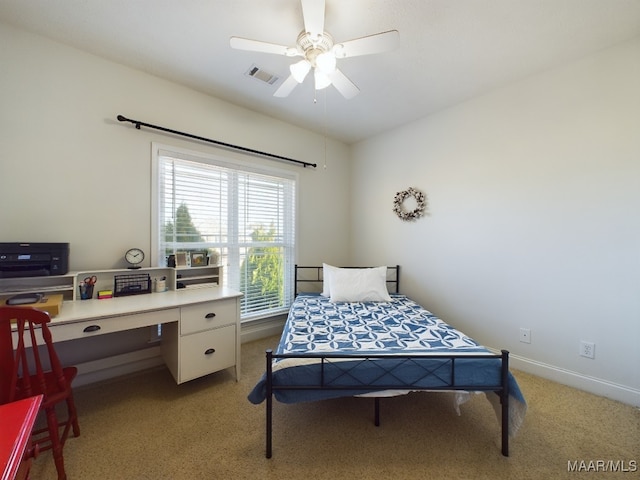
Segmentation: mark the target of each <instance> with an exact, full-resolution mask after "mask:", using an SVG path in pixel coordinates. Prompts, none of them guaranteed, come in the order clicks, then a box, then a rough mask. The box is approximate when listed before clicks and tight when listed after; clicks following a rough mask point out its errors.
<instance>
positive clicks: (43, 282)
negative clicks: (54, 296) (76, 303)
mask: <svg viewBox="0 0 640 480" xmlns="http://www.w3.org/2000/svg"><path fill="white" fill-rule="evenodd" d="M75 278H76V276H75V275H74V274H73V273H70V274H66V275H54V276H50V277H14V278H0V302H1V303H4V301H5V300H6V299H7V298H9V297H12V296H14V295H17V294H20V293H60V294H62V295H63V298H64V299H65V300H73V299H74V298H75Z"/></svg>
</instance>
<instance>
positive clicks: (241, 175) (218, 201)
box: [154, 149, 296, 320]
mask: <svg viewBox="0 0 640 480" xmlns="http://www.w3.org/2000/svg"><path fill="white" fill-rule="evenodd" d="M155 162H157V165H155V170H156V171H157V175H156V182H157V185H156V191H157V195H155V197H156V199H155V201H156V202H157V206H156V208H155V211H156V212H157V218H155V219H154V220H155V221H156V222H157V223H156V225H155V228H154V231H155V233H154V235H155V237H156V239H157V241H156V242H154V245H156V246H157V247H156V248H157V252H156V253H157V261H156V263H157V264H158V265H166V257H167V256H168V255H171V254H175V253H177V252H206V253H207V255H208V256H209V258H210V261H211V263H214V262H215V263H217V264H221V265H224V266H225V268H224V270H223V273H224V280H223V282H224V283H225V284H226V285H228V286H229V287H231V288H233V289H236V290H240V291H241V292H243V294H244V296H243V298H242V300H241V317H242V319H243V320H249V319H256V318H262V317H265V316H270V315H274V314H277V313H282V312H286V311H287V310H288V308H289V306H290V305H291V301H292V299H293V278H292V276H293V275H292V272H293V265H294V255H295V193H296V188H295V187H296V181H295V176H294V175H292V174H288V173H287V172H280V171H275V170H273V171H271V170H259V169H256V168H253V167H251V166H247V165H243V164H238V165H236V164H231V163H229V162H228V161H224V160H221V159H217V158H212V157H207V156H204V155H203V156H202V157H198V156H194V155H193V154H191V153H189V154H188V153H185V152H180V151H171V150H164V149H158V150H157V154H156V156H155Z"/></svg>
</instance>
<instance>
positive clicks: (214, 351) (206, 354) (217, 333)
mask: <svg viewBox="0 0 640 480" xmlns="http://www.w3.org/2000/svg"><path fill="white" fill-rule="evenodd" d="M180 349H181V352H182V353H181V357H182V362H181V364H180V383H182V382H186V381H188V380H192V379H194V378H198V377H201V376H203V375H207V374H209V373H213V372H217V371H218V370H223V369H225V368H229V367H232V366H234V365H235V364H236V326H235V325H229V326H226V327H222V328H214V329H213V330H209V331H206V332H201V333H198V334H196V335H188V336H185V337H181V338H180Z"/></svg>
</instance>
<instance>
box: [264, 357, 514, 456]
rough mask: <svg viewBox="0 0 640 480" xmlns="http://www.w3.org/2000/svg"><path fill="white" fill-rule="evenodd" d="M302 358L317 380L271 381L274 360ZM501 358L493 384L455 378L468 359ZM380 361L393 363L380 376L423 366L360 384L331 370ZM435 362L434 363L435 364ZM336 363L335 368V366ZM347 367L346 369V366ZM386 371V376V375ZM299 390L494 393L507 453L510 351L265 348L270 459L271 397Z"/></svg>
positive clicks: (377, 417) (376, 411)
mask: <svg viewBox="0 0 640 480" xmlns="http://www.w3.org/2000/svg"><path fill="white" fill-rule="evenodd" d="M288 358H298V359H300V358H304V359H305V360H306V361H307V362H309V361H312V362H313V363H314V364H315V365H317V368H318V369H319V381H318V382H316V383H309V384H299V383H296V384H289V385H287V384H282V383H281V382H277V383H276V382H274V371H273V361H274V360H275V359H288ZM491 359H493V361H494V362H495V361H496V360H499V361H500V368H499V378H498V379H497V381H496V382H495V384H493V383H492V384H486V383H483V384H480V383H478V384H476V383H474V382H467V383H461V382H460V381H457V380H456V374H457V371H458V370H460V369H461V368H462V367H460V369H459V368H458V365H459V364H461V363H464V362H468V361H469V360H491ZM380 360H382V361H384V360H391V361H392V362H391V363H392V365H391V366H390V367H389V366H385V368H384V369H383V370H384V375H381V376H380V378H387V377H393V378H396V377H395V376H394V375H393V371H394V369H395V368H406V366H407V364H409V365H410V367H411V368H413V369H418V370H420V369H422V370H421V371H422V373H423V374H421V375H419V378H418V379H417V380H416V381H413V382H402V383H398V382H397V381H391V382H385V381H382V382H381V381H378V380H376V381H374V382H371V383H363V382H360V381H358V380H355V379H352V380H348V381H347V380H345V378H350V375H348V374H347V375H340V374H337V375H336V373H335V371H332V372H331V373H330V370H331V369H333V370H335V369H336V368H338V369H340V368H343V367H340V365H343V363H341V362H346V363H344V365H349V367H350V366H352V365H353V363H352V362H354V361H355V362H359V363H361V364H362V363H364V362H377V363H376V365H377V366H379V365H380ZM434 362H435V363H434ZM336 366H338V367H336ZM349 367H344V368H346V370H345V371H347V370H348V369H349ZM387 374H388V375H387ZM286 390H298V391H305V392H308V391H326V390H337V391H341V392H344V395H356V394H358V393H372V392H376V391H384V390H412V391H413V390H429V391H456V390H458V391H484V392H495V393H496V394H497V395H498V396H499V398H500V404H501V408H500V417H501V440H502V455H504V456H509V352H508V351H506V350H502V352H501V354H500V355H454V354H450V355H408V356H399V355H334V354H327V355H307V354H305V355H292V354H282V355H281V354H274V353H273V351H272V350H267V351H266V374H265V404H266V457H267V458H271V457H272V454H273V448H272V447H273V444H272V437H273V396H274V393H275V392H276V391H286ZM374 422H375V425H376V426H379V425H380V397H374Z"/></svg>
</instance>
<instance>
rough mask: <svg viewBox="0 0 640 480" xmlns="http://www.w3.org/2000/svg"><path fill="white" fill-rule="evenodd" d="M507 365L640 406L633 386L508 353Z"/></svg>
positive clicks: (636, 391)
mask: <svg viewBox="0 0 640 480" xmlns="http://www.w3.org/2000/svg"><path fill="white" fill-rule="evenodd" d="M509 366H511V367H513V368H514V369H517V370H522V371H523V372H527V373H531V374H533V375H537V376H539V377H542V378H546V379H548V380H552V381H554V382H558V383H561V384H563V385H568V386H570V387H573V388H577V389H579V390H584V391H585V392H589V393H593V394H594V395H599V396H601V397H606V398H611V399H612V400H617V401H619V402H622V403H626V404H627V405H632V406H634V407H640V390H638V389H635V388H631V387H627V386H625V385H620V384H617V383H613V382H609V381H607V380H603V379H601V378H595V377H591V376H589V375H583V374H581V373H578V372H573V371H571V370H566V369H564V368H559V367H556V366H553V365H548V364H546V363H542V362H538V361H536V360H531V359H529V358H525V357H520V356H518V355H509Z"/></svg>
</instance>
